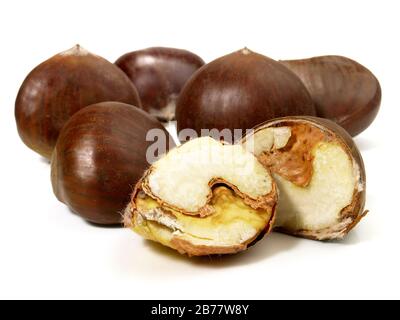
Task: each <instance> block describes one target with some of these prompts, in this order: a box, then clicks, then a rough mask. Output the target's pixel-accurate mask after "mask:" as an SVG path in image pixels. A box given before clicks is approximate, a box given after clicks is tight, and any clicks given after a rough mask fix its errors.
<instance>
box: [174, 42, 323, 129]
mask: <svg viewBox="0 0 400 320" xmlns="http://www.w3.org/2000/svg"><path fill="white" fill-rule="evenodd" d="M288 115H315V109H314V105H313V102H312V100H311V97H310V95H309V93H308V91H307V89H306V88H305V86H304V85H303V83H302V82H301V80H300V79H299V78H298V77H297V76H296V75H295V74H294V73H293V72H291V71H290V70H289V69H287V68H285V67H284V66H283V65H282V64H280V63H279V62H276V61H274V60H272V59H270V58H267V57H265V56H263V55H261V54H258V53H255V52H252V51H250V50H248V49H247V48H244V49H242V50H239V51H237V52H234V53H231V54H228V55H226V56H223V57H221V58H218V59H216V60H214V61H212V62H210V63H208V64H206V65H205V66H204V67H202V68H201V69H200V70H198V71H197V72H196V73H195V74H194V75H193V76H192V77H191V78H190V80H189V81H188V82H187V83H186V85H185V86H184V88H183V90H182V92H181V94H180V97H179V99H178V103H177V109H176V119H177V126H178V131H181V130H182V129H186V128H189V129H194V130H195V131H196V133H197V134H198V135H199V134H201V129H209V130H210V129H218V130H223V129H229V130H234V129H242V130H243V129H250V128H252V127H254V126H255V125H257V124H259V123H262V122H263V121H265V120H268V119H272V118H275V117H280V116H288ZM231 132H232V131H231Z"/></svg>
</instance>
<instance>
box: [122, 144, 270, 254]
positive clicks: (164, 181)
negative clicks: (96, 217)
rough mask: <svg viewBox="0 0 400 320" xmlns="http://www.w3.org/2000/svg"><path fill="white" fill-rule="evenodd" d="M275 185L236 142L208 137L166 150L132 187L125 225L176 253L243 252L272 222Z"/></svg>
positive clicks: (255, 160)
mask: <svg viewBox="0 0 400 320" xmlns="http://www.w3.org/2000/svg"><path fill="white" fill-rule="evenodd" d="M276 201H277V190H276V186H275V183H274V182H273V179H272V177H271V175H270V173H269V171H268V170H267V169H266V168H264V167H263V166H262V165H261V163H260V162H259V161H258V160H257V159H256V157H255V156H254V155H252V154H251V153H250V152H247V151H246V150H244V148H243V147H242V146H240V145H227V144H223V143H221V142H219V141H216V140H214V139H212V138H209V137H203V138H197V139H194V140H191V141H190V142H187V143H186V144H184V145H182V146H180V147H177V148H175V149H174V150H171V151H170V152H169V153H168V154H167V155H166V156H164V157H163V158H161V159H160V160H158V161H157V162H155V163H154V164H153V165H152V166H151V167H150V168H149V170H148V171H147V172H146V173H145V174H144V176H143V178H142V179H141V181H140V182H139V183H138V184H137V185H136V188H135V190H134V192H133V195H132V200H131V202H130V204H129V206H128V207H127V209H126V212H125V225H126V226H127V227H130V228H132V229H133V230H134V231H135V232H137V233H138V234H140V235H141V236H143V237H144V238H146V239H150V240H153V241H156V242H159V243H161V244H163V245H165V246H168V247H171V248H173V249H175V250H177V251H178V252H180V253H182V254H187V255H189V256H202V255H211V254H230V253H236V252H239V251H243V250H245V249H246V248H247V247H248V246H250V245H252V244H254V243H255V242H256V241H257V240H259V239H260V238H261V237H262V236H263V235H264V234H266V233H268V232H269V231H270V230H271V228H272V224H273V221H274V216H275V215H274V212H275V206H276Z"/></svg>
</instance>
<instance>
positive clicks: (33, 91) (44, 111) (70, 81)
mask: <svg viewBox="0 0 400 320" xmlns="http://www.w3.org/2000/svg"><path fill="white" fill-rule="evenodd" d="M102 101H120V102H125V103H129V104H132V105H136V106H140V99H139V95H138V93H137V91H136V89H135V87H134V85H133V84H132V83H131V82H130V81H129V79H128V77H127V76H126V75H125V74H124V73H123V72H122V71H121V70H120V69H118V68H117V67H116V66H115V65H114V64H112V63H111V62H109V61H107V60H105V59H103V58H101V57H99V56H96V55H94V54H91V53H89V52H88V51H86V50H85V49H83V48H82V47H80V46H79V45H77V46H75V47H73V48H72V49H70V50H68V51H65V52H62V53H59V54H57V55H55V56H54V57H52V58H50V59H49V60H47V61H45V62H43V63H42V64H40V65H39V66H37V67H36V68H35V69H33V70H32V71H31V72H30V73H29V75H28V76H27V77H26V79H25V81H24V82H23V84H22V86H21V88H20V90H19V92H18V96H17V100H16V102H15V117H16V121H17V127H18V132H19V135H20V136H21V139H22V141H23V142H24V143H25V144H26V145H27V146H28V147H29V148H31V149H33V150H34V151H36V152H37V153H39V154H41V155H42V156H43V157H46V158H50V157H51V154H52V152H53V149H54V146H55V144H56V141H57V138H58V135H59V133H60V131H61V129H62V127H63V126H64V124H65V123H66V122H67V121H68V119H69V118H70V117H71V116H72V115H73V114H74V113H75V112H77V111H78V110H80V109H82V108H83V107H85V106H87V105H90V104H94V103H97V102H102Z"/></svg>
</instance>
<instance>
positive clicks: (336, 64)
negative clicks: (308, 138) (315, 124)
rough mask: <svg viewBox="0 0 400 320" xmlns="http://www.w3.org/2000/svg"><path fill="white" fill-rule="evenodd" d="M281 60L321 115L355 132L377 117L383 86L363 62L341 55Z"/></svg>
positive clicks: (351, 132)
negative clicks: (296, 77) (304, 89)
mask: <svg viewBox="0 0 400 320" xmlns="http://www.w3.org/2000/svg"><path fill="white" fill-rule="evenodd" d="M281 63H283V64H284V65H285V66H286V67H288V68H289V69H290V70H292V71H293V72H294V73H296V74H297V76H298V77H299V78H300V79H301V80H302V81H303V83H304V85H305V86H306V87H307V89H308V91H309V92H310V94H311V97H312V99H313V101H314V104H315V107H316V109H317V115H318V116H319V117H322V118H327V119H330V120H333V121H334V122H336V123H338V124H339V125H341V126H342V127H343V128H345V129H346V130H347V132H349V133H350V134H351V135H352V136H356V135H357V134H359V133H360V132H362V131H364V130H365V129H366V128H367V127H368V126H369V125H370V124H371V123H372V121H374V119H375V117H376V115H377V113H378V111H379V106H380V103H381V87H380V85H379V82H378V80H377V78H376V77H375V76H374V75H373V74H372V72H371V71H369V70H368V69H367V68H365V67H364V66H362V65H361V64H359V63H357V62H356V61H353V60H351V59H349V58H346V57H341V56H321V57H314V58H310V59H303V60H287V61H281Z"/></svg>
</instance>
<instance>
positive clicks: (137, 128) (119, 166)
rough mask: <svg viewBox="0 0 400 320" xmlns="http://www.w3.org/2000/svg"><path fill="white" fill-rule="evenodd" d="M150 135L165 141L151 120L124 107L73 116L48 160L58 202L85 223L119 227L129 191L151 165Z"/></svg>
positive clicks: (108, 105)
mask: <svg viewBox="0 0 400 320" xmlns="http://www.w3.org/2000/svg"><path fill="white" fill-rule="evenodd" d="M151 129H157V130H158V131H160V130H161V132H162V133H165V137H169V135H168V133H167V132H166V130H165V129H164V127H163V126H162V124H161V123H159V122H158V121H157V120H156V119H155V118H153V117H152V116H150V115H149V114H147V113H146V112H144V111H143V110H141V109H138V108H136V107H134V106H131V105H128V104H124V103H119V102H102V103H98V104H94V105H91V106H88V107H86V108H84V109H82V110H80V111H79V112H77V113H76V114H75V115H73V116H72V117H71V119H70V120H69V121H68V122H67V124H66V125H65V127H64V128H63V129H62V131H61V133H60V137H59V139H58V142H57V144H56V147H55V149H54V153H53V157H52V164H51V181H52V186H53V190H54V193H55V195H56V197H57V198H58V199H59V200H60V201H61V202H63V203H65V204H66V205H67V206H68V207H69V208H70V209H71V210H72V211H73V212H75V213H76V214H78V215H79V216H81V217H83V218H84V219H86V220H88V221H91V222H94V223H97V224H118V223H121V212H122V211H123V209H124V207H125V206H126V204H127V203H128V202H129V198H130V197H129V196H130V194H131V193H132V190H133V187H134V185H135V183H136V182H137V181H138V180H139V179H140V177H141V176H142V175H143V173H144V171H145V170H146V169H147V167H148V165H149V164H148V161H147V157H146V152H147V149H148V147H149V146H150V145H152V142H151V141H146V140H149V139H146V135H147V134H148V132H149V130H151ZM168 140H170V138H168ZM169 143H170V145H171V146H172V145H173V142H172V140H170V141H169ZM167 147H168V145H167V146H166V148H167Z"/></svg>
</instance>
